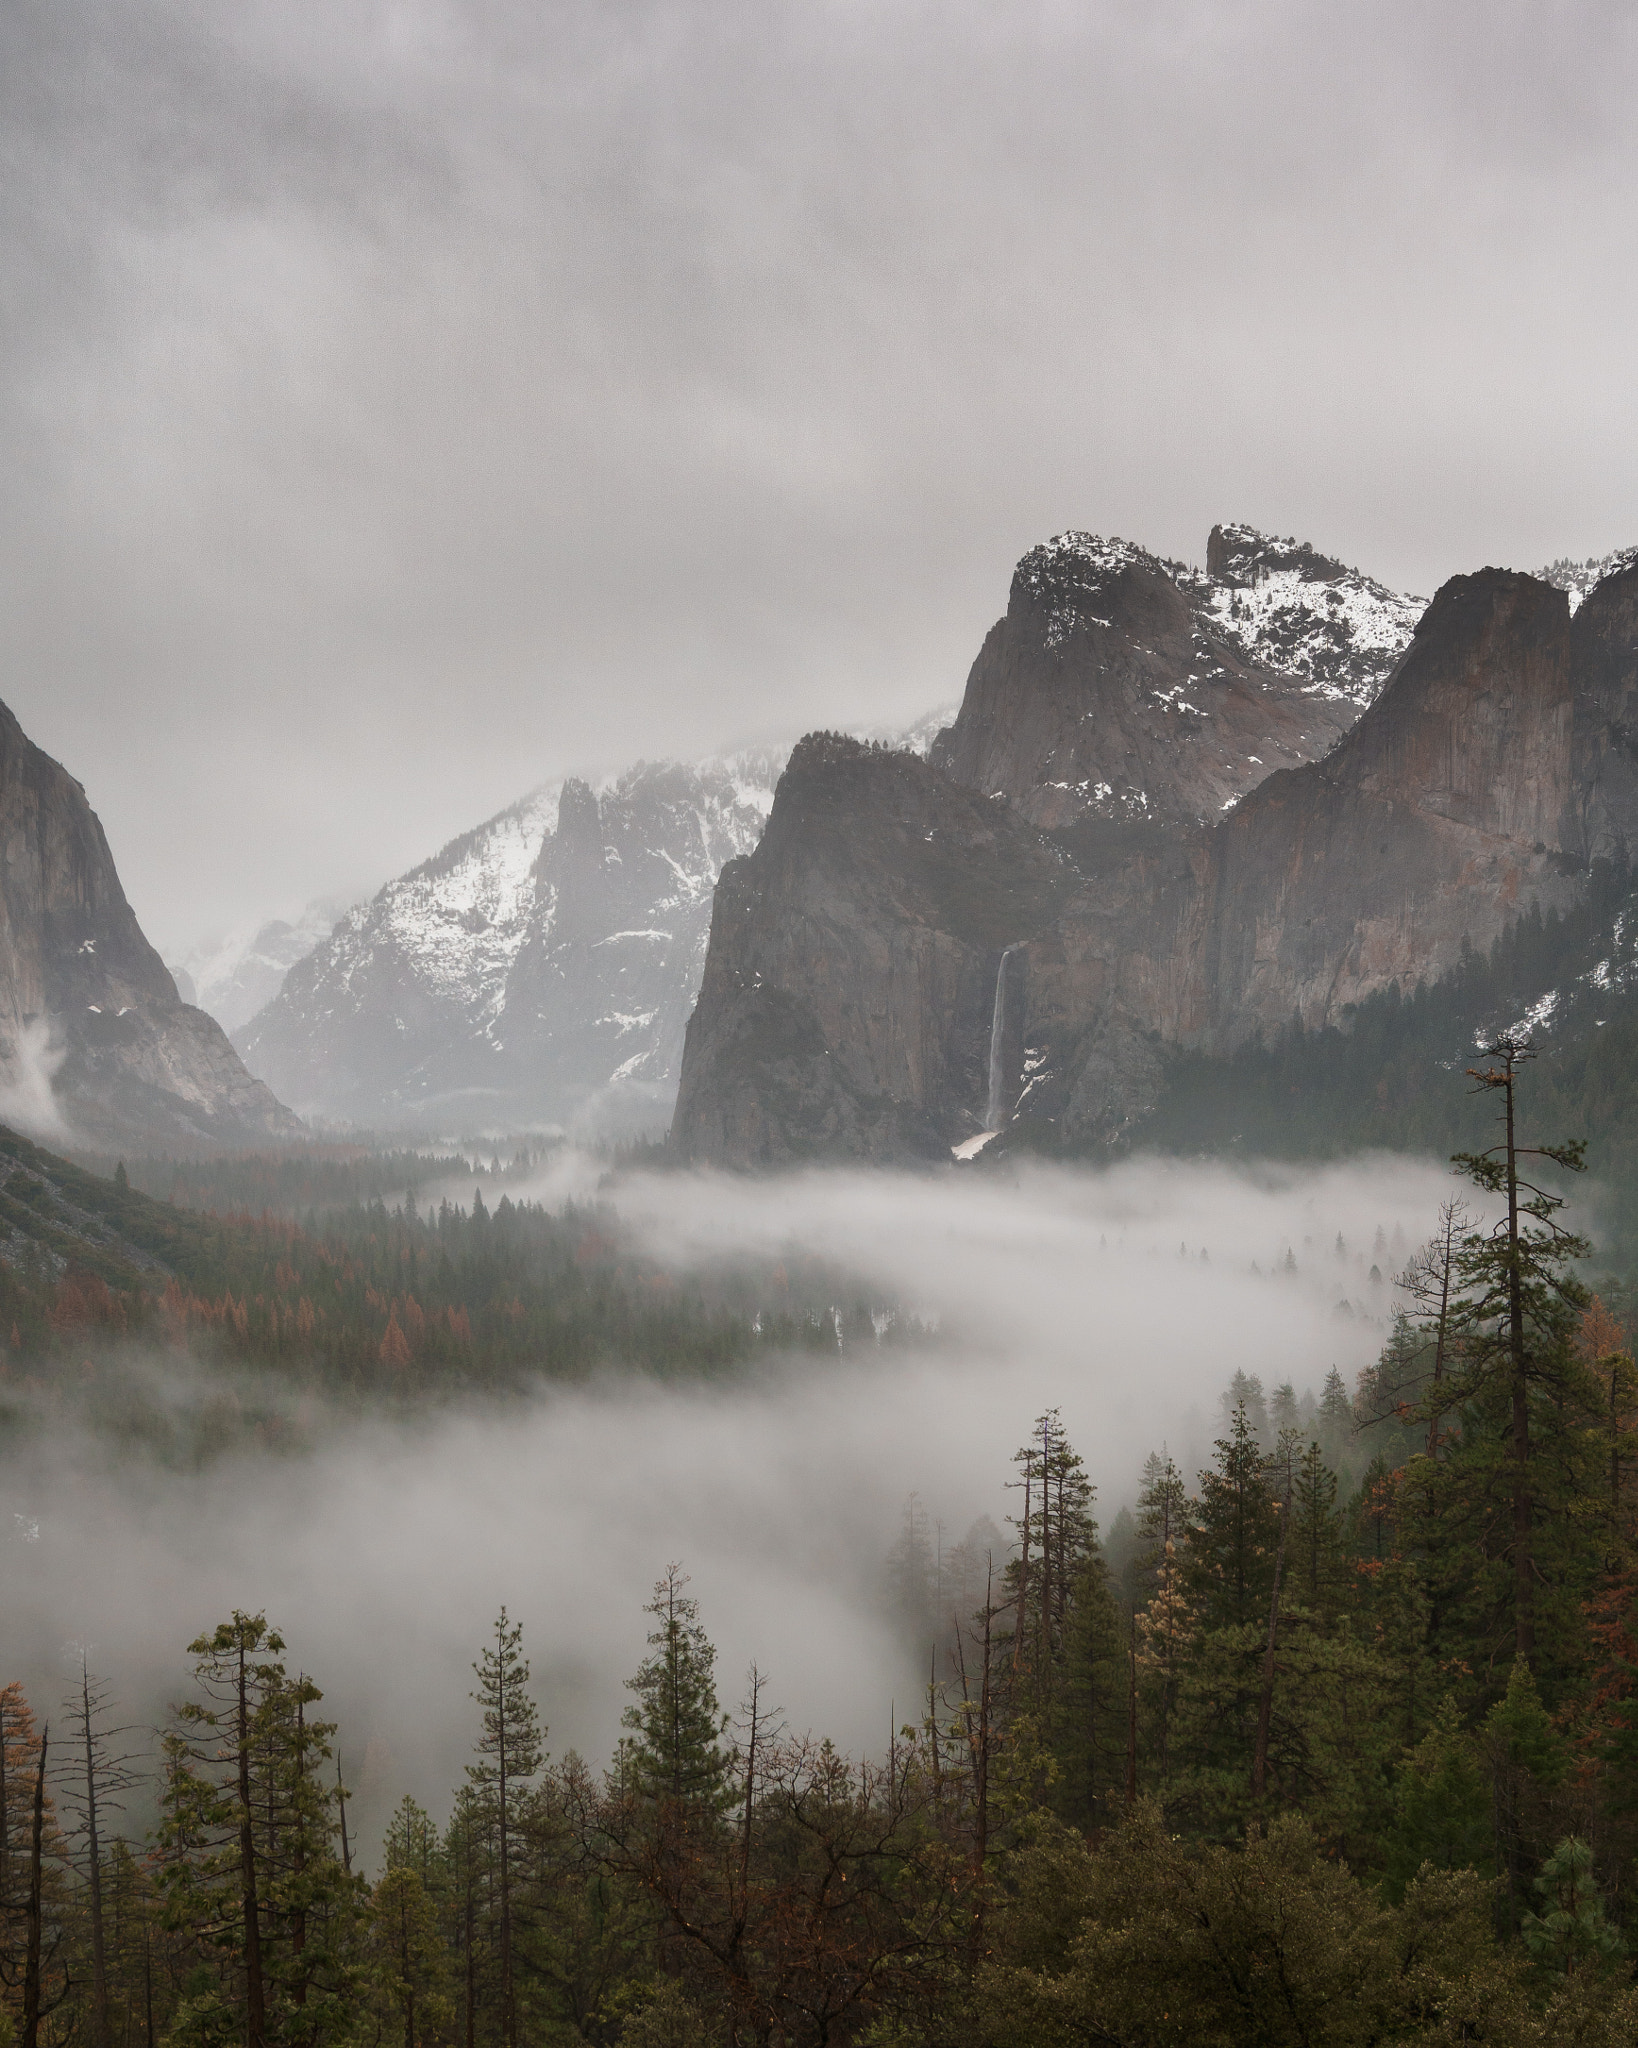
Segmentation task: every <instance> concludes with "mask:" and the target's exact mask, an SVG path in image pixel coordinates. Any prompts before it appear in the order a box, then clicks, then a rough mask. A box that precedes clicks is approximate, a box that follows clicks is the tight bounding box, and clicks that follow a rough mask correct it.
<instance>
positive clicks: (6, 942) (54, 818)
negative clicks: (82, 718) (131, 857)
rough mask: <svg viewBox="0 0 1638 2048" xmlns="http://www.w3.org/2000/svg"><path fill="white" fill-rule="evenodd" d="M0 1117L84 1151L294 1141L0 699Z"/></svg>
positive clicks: (72, 791)
mask: <svg viewBox="0 0 1638 2048" xmlns="http://www.w3.org/2000/svg"><path fill="white" fill-rule="evenodd" d="M0 1117H3V1118H4V1119H5V1121H6V1122H7V1123H9V1124H11V1125H13V1126H15V1127H17V1128H18V1129H22V1130H26V1131H27V1132H29V1134H30V1135H31V1136H35V1137H44V1138H47V1139H49V1140H51V1141H52V1142H55V1143H57V1144H59V1145H62V1144H77V1145H81V1146H84V1147H87V1148H90V1149H96V1150H102V1151H113V1150H117V1149H121V1148H127V1147H128V1148H132V1149H135V1148H138V1147H147V1148H155V1149H157V1148H161V1147H164V1148H185V1149H195V1148H197V1147H199V1146H201V1145H203V1146H209V1145H216V1144H233V1145H241V1144H246V1143H251V1142H265V1141H266V1140H267V1139H269V1138H284V1137H294V1136H298V1135H299V1134H300V1131H301V1126H300V1124H299V1122H298V1121H297V1119H296V1118H295V1117H293V1116H292V1115H291V1114H290V1112H289V1111H288V1110H287V1109H285V1108H284V1107H283V1106H282V1105H281V1104H280V1103H279V1102H277V1101H276V1100H275V1099H274V1097H273V1095H272V1094H271V1093H270V1092H269V1090H268V1089H267V1088H266V1087H265V1086H264V1085H263V1083H261V1082H260V1081H255V1080H252V1079H251V1077H250V1075H249V1074H247V1073H246V1072H245V1070H244V1067H243V1066H242V1065H241V1064H240V1061H239V1057H238V1055H237V1054H236V1053H235V1052H234V1050H233V1048H232V1046H231V1045H230V1044H229V1043H228V1041H227V1038H226V1036H225V1035H224V1034H223V1031H222V1029H221V1027H220V1025H218V1024H217V1023H216V1021H215V1020H214V1018H211V1017H208V1016H206V1014H205V1013H204V1011H203V1010H198V1009H194V1008H192V1007H190V1006H189V1005H188V1004H186V1003H184V1002H183V1001H182V999H181V998H180V996H179V995H178V993H177V989H176V984H175V982H174V981H173V980H172V979H171V976H170V975H169V973H167V971H166V969H165V965H164V962H163V961H162V960H161V959H160V957H159V955H158V954H157V953H156V952H155V951H154V949H153V947H152V946H151V945H149V943H148V941H147V939H146V938H145V937H144V936H143V933H142V930H141V927H140V926H139V925H138V923H137V921H136V917H135V914H134V913H133V912H132V909H131V906H130V904H129V903H128V902H127V901H126V900H125V891H124V890H123V889H122V888H121V886H120V880H119V875H118V873H117V872H116V870H115V867H114V860H113V855H112V854H111V853H110V852H109V850H108V841H107V839H106V838H105V837H104V835H103V830H102V826H101V825H100V824H99V823H98V821H97V817H96V814H95V813H94V812H93V811H92V809H91V806H90V805H89V803H87V801H86V796H85V791H84V790H83V789H82V788H81V787H80V785H79V783H77V782H76V781H75V780H74V778H73V777H72V776H71V775H70V774H69V773H68V772H67V771H66V769H64V768H62V767H60V766H59V765H58V763H57V762H55V761H53V760H52V759H51V758H50V757H49V756H48V755H46V754H44V753H42V752H41V750H40V749H39V748H38V747H37V746H35V745H34V744H33V743H32V741H30V740H29V739H28V737H27V736H26V734H25V733H24V732H23V730H22V728H21V727H20V726H19V725H18V723H17V720H16V719H15V718H14V717H13V716H12V714H11V712H10V711H8V710H7V709H6V708H5V707H4V706H3V705H0Z"/></svg>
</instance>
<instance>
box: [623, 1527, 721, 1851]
mask: <svg viewBox="0 0 1638 2048" xmlns="http://www.w3.org/2000/svg"><path fill="white" fill-rule="evenodd" d="M687 1584H688V1574H687V1573H686V1572H685V1571H684V1570H683V1569H682V1567H681V1565H677V1564H673V1565H669V1566H667V1568H666V1575H665V1577H664V1578H663V1579H659V1580H657V1581H656V1582H655V1586H654V1597H653V1599H652V1600H650V1601H649V1603H648V1605H647V1606H646V1607H645V1608H644V1610H643V1612H644V1613H645V1614H651V1615H653V1616H654V1619H655V1624H656V1625H655V1627H654V1628H653V1629H652V1630H651V1631H650V1633H649V1638H648V1642H649V1649H650V1652H651V1654H650V1655H649V1656H647V1657H645V1658H644V1659H643V1661H642V1663H641V1664H640V1665H639V1666H638V1669H637V1675H636V1676H635V1677H634V1678H628V1679H627V1680H626V1689H627V1691H628V1692H634V1693H635V1694H636V1695H637V1699H636V1702H635V1703H634V1704H633V1705H632V1706H629V1707H628V1708H627V1709H626V1711H625V1715H624V1717H623V1724H624V1726H625V1727H627V1728H629V1729H630V1730H631V1732H632V1736H633V1738H634V1739H633V1741H632V1743H631V1745H630V1748H629V1758H628V1761H629V1767H630V1770H631V1773H632V1781H633V1785H634V1788H635V1790H636V1792H637V1795H638V1797H639V1798H640V1799H641V1800H643V1801H644V1802H645V1803H647V1804H650V1805H657V1806H661V1807H664V1808H666V1809H668V1810H669V1811H670V1812H671V1814H672V1815H673V1816H674V1817H675V1818H678V1819H683V1818H687V1817H690V1816H712V1815H715V1814H717V1813H719V1812H720V1811H722V1810H723V1807H724V1805H725V1802H726V1800H727V1798H728V1797H729V1788H728V1767H729V1759H728V1756H727V1753H726V1752H725V1751H724V1749H723V1747H722V1738H723V1736H724V1735H725V1734H726V1733H727V1730H728V1725H729V1724H728V1716H727V1715H726V1714H724V1713H723V1711H722V1709H721V1707H720V1706H719V1705H718V1703H717V1688H716V1680H715V1677H714V1668H715V1665H716V1659H717V1653H716V1651H715V1649H714V1648H713V1647H712V1645H711V1642H710V1640H709V1638H708V1637H707V1636H706V1633H705V1630H704V1629H703V1628H702V1627H701V1625H700V1618H699V1603H698V1602H697V1601H695V1600H692V1599H690V1598H689V1596H688V1595H687V1594H686V1593H685V1592H684V1591H683V1588H684V1587H685V1586H686V1585H687Z"/></svg>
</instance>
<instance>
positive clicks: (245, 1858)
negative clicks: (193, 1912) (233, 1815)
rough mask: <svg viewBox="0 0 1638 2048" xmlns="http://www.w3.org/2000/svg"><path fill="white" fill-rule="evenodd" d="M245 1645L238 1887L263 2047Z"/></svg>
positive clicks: (252, 2022)
mask: <svg viewBox="0 0 1638 2048" xmlns="http://www.w3.org/2000/svg"><path fill="white" fill-rule="evenodd" d="M249 1684H250V1681H249V1675H248V1674H247V1672H246V1670H245V1646H244V1641H243V1637H242V1635H241V1639H240V1643H239V1711H238V1727H237V1731H236V1732H237V1735H238V1742H239V1759H238V1761H239V1890H240V1903H241V1909H242V1911H243V1913H244V1924H245V2040H246V2042H247V2044H248V2048H266V2044H267V1987H266V1984H265V1982H264V1981H263V1977H262V1921H261V1903H260V1901H259V1900H258V1898H257V1896H256V1825H255V1814H254V1811H253V1809H252V1807H251V1804H250V1691H249Z"/></svg>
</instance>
